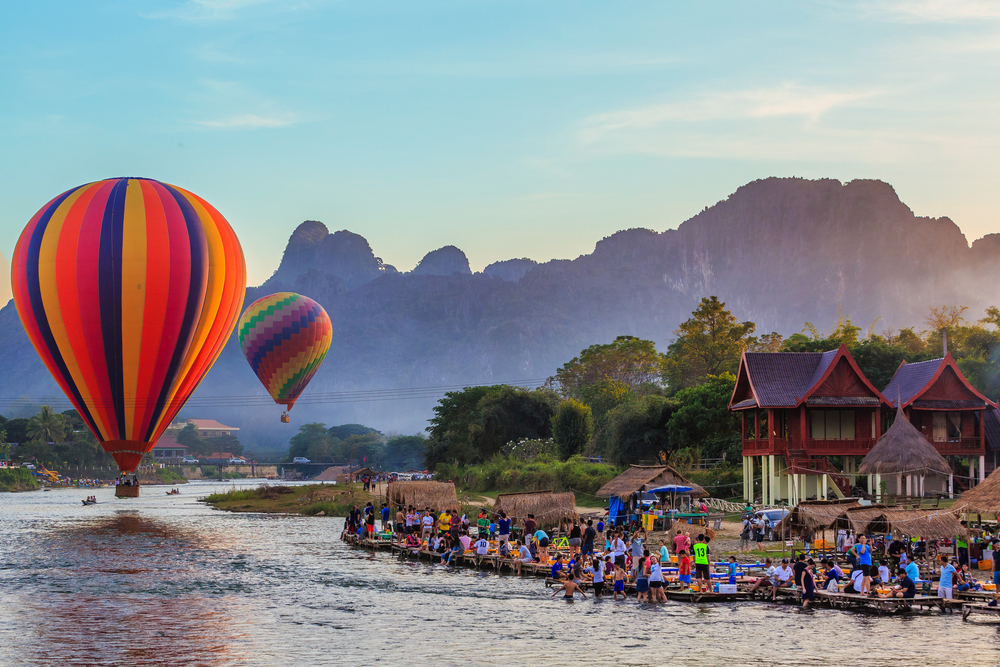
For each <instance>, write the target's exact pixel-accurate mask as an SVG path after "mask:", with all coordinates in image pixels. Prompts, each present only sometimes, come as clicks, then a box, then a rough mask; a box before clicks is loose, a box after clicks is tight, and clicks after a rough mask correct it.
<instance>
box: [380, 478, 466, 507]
mask: <svg viewBox="0 0 1000 667" xmlns="http://www.w3.org/2000/svg"><path fill="white" fill-rule="evenodd" d="M386 496H387V498H388V499H389V504H390V505H392V506H394V507H416V508H417V509H433V510H437V511H438V512H440V511H441V510H444V509H447V510H449V511H458V510H459V509H460V508H459V506H458V495H457V494H456V493H455V485H454V484H452V483H451V482H432V481H422V482H392V483H391V484H389V486H388V489H387V490H386Z"/></svg>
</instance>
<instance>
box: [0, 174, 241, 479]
mask: <svg viewBox="0 0 1000 667" xmlns="http://www.w3.org/2000/svg"><path fill="white" fill-rule="evenodd" d="M11 281H12V287H13V292H14V302H15V304H16V306H17V311H18V314H19V315H20V317H21V322H22V323H23V324H24V328H25V330H26V331H27V333H28V337H29V338H30V339H31V342H32V344H33V345H34V346H35V349H36V350H37V351H38V353H39V355H40V356H41V357H42V361H43V362H44V363H45V365H46V367H47V368H48V369H49V371H50V372H51V373H52V375H53V376H54V377H55V379H56V381H57V382H58V383H59V386H60V387H61V388H62V389H63V391H64V392H65V393H66V395H67V397H69V399H70V401H71V402H72V403H73V405H74V406H75V407H76V409H77V410H78V411H79V413H80V416H81V417H83V419H84V421H85V422H86V423H87V425H88V426H89V427H90V429H91V430H92V431H93V432H94V435H95V436H96V437H97V438H98V440H100V441H101V444H102V446H103V447H104V449H105V450H107V451H108V452H110V453H111V454H112V455H114V457H115V460H116V461H118V465H119V467H120V468H121V469H122V470H124V471H130V470H134V469H135V467H136V466H137V465H138V463H139V460H140V459H141V457H142V455H143V454H144V453H145V452H148V451H150V450H151V449H152V446H153V444H154V443H155V442H156V440H157V439H158V438H159V437H160V435H162V434H163V431H164V430H165V429H166V427H167V426H168V425H169V424H170V422H171V421H172V420H173V418H174V417H175V416H176V414H177V411H178V410H179V409H180V408H181V406H182V405H183V404H184V402H185V401H186V400H187V399H188V397H189V396H190V395H191V393H192V392H193V391H194V389H195V388H196V387H197V386H198V383H199V382H200V381H201V379H202V378H203V377H204V375H205V373H206V372H207V371H208V369H209V368H211V366H212V364H213V363H214V362H215V360H216V358H217V357H218V356H219V353H220V352H221V351H222V348H223V346H224V345H225V343H226V340H227V339H228V337H229V334H230V333H231V332H232V330H233V326H234V325H235V324H236V320H237V318H238V316H239V313H240V310H241V308H242V306H243V297H244V294H245V290H246V266H245V263H244V259H243V250H242V248H241V247H240V243H239V240H238V239H237V238H236V234H235V233H234V232H233V230H232V228H231V227H230V226H229V223H228V222H226V220H225V218H223V217H222V215H221V214H220V213H219V212H218V211H216V210H215V209H214V208H213V207H212V206H211V205H210V204H208V203H207V202H206V201H205V200H203V199H201V198H200V197H198V196H197V195H195V194H192V193H191V192H188V191H187V190H183V189H181V188H178V187H176V186H172V185H167V184H165V183H160V182H159V181H154V180H150V179H142V178H116V179H108V180H104V181H97V182H94V183H89V184H87V185H82V186H80V187H78V188H74V189H72V190H69V191H67V192H64V193H63V194H61V195H59V196H58V197H56V198H55V199H53V200H52V201H51V202H49V203H48V204H46V205H45V206H44V207H43V208H42V209H41V210H40V211H39V212H38V213H36V214H35V216H34V217H33V218H32V219H31V221H30V222H29V223H28V226H27V227H25V229H24V231H23V232H22V233H21V237H20V239H19V240H18V242H17V247H16V248H15V250H14V256H13V260H12V262H11Z"/></svg>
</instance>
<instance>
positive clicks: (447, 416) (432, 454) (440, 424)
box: [424, 385, 503, 470]
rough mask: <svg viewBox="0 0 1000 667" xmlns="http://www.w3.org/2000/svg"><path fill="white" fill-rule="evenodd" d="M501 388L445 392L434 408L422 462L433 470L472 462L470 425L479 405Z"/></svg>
mask: <svg viewBox="0 0 1000 667" xmlns="http://www.w3.org/2000/svg"><path fill="white" fill-rule="evenodd" d="M502 387H503V385H492V386H489V387H466V388H465V389H462V390H461V391H449V392H448V393H446V394H445V395H444V397H443V398H442V399H441V400H439V401H438V403H437V405H435V406H434V408H433V412H434V416H433V417H432V418H431V420H430V424H431V425H430V426H428V427H427V433H428V438H427V448H426V451H425V455H424V462H425V465H426V466H427V468H428V469H430V470H434V469H435V468H436V467H437V464H438V463H443V462H445V461H448V462H466V461H471V460H474V459H475V458H476V451H475V447H474V446H473V445H472V434H471V428H472V425H473V424H474V423H475V421H476V420H477V419H478V417H479V401H481V400H482V399H483V398H484V397H485V396H488V395H489V394H492V393H496V392H499V391H500V390H501V389H502Z"/></svg>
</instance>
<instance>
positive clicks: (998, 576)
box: [993, 540, 1000, 593]
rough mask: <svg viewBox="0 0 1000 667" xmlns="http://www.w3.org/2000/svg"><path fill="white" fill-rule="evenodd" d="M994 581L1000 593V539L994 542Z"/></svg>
mask: <svg viewBox="0 0 1000 667" xmlns="http://www.w3.org/2000/svg"><path fill="white" fill-rule="evenodd" d="M993 583H994V584H995V585H996V587H997V588H996V590H997V592H998V593H1000V541H996V540H994V542H993Z"/></svg>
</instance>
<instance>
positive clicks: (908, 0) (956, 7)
mask: <svg viewBox="0 0 1000 667" xmlns="http://www.w3.org/2000/svg"><path fill="white" fill-rule="evenodd" d="M858 7H860V8H861V9H862V10H863V11H865V12H866V13H868V14H873V15H875V16H879V17H881V18H886V19H890V20H898V21H904V22H913V23H959V22H964V21H981V20H984V19H998V18H1000V0H892V1H890V2H876V3H863V4H861V5H858Z"/></svg>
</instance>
